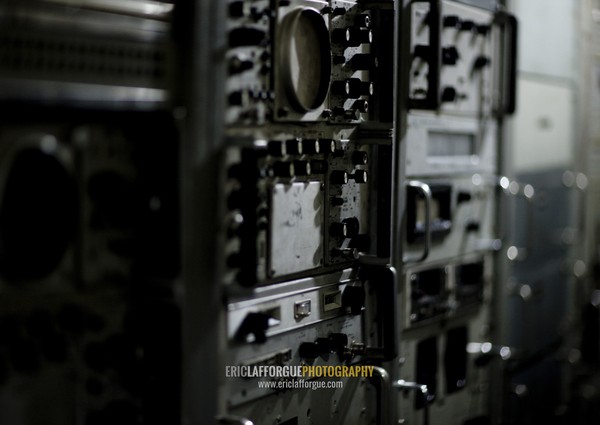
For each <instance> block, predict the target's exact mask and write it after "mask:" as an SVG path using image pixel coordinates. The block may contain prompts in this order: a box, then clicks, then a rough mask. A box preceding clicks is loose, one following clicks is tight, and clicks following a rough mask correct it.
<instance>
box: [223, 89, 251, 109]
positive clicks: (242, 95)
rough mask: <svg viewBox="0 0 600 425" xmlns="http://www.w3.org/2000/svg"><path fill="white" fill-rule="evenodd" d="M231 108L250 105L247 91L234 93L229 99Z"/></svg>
mask: <svg viewBox="0 0 600 425" xmlns="http://www.w3.org/2000/svg"><path fill="white" fill-rule="evenodd" d="M227 99H228V101H229V105H230V106H245V105H247V104H248V101H249V96H248V92H247V91H242V90H238V91H234V92H232V93H230V94H229V97H228V98H227Z"/></svg>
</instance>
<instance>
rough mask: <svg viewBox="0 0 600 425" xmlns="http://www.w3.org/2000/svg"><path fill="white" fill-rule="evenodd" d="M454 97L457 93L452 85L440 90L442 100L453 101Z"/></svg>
mask: <svg viewBox="0 0 600 425" xmlns="http://www.w3.org/2000/svg"><path fill="white" fill-rule="evenodd" d="M456 98H457V93H456V89H455V88H454V87H445V88H444V90H443V91H442V102H454V101H455V100H456Z"/></svg>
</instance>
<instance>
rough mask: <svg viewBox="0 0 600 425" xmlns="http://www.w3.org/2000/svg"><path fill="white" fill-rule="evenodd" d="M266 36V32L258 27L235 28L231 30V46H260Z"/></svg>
mask: <svg viewBox="0 0 600 425" xmlns="http://www.w3.org/2000/svg"><path fill="white" fill-rule="evenodd" d="M265 37H266V32H265V31H263V30H260V29H257V28H248V27H242V28H235V29H233V30H231V31H230V32H229V47H242V46H258V45H260V44H261V43H262V42H263V41H264V40H265Z"/></svg>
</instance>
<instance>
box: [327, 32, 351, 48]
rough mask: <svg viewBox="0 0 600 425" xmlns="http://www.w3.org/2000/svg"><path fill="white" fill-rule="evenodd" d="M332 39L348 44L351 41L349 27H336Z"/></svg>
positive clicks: (342, 44)
mask: <svg viewBox="0 0 600 425" xmlns="http://www.w3.org/2000/svg"><path fill="white" fill-rule="evenodd" d="M331 40H332V41H333V42H334V43H336V44H339V45H341V46H347V45H348V43H349V42H350V31H349V29H348V28H336V29H334V30H333V31H332V32H331Z"/></svg>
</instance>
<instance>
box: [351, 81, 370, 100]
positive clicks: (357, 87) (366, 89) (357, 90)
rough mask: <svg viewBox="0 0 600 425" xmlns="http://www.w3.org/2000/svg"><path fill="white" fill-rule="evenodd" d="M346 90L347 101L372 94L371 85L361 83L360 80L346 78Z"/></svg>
mask: <svg viewBox="0 0 600 425" xmlns="http://www.w3.org/2000/svg"><path fill="white" fill-rule="evenodd" d="M346 90H347V94H346V95H347V97H348V98H349V99H358V98H359V97H360V96H362V95H365V96H370V95H372V94H373V83H370V82H362V81H361V80H360V78H348V79H347V80H346Z"/></svg>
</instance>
